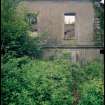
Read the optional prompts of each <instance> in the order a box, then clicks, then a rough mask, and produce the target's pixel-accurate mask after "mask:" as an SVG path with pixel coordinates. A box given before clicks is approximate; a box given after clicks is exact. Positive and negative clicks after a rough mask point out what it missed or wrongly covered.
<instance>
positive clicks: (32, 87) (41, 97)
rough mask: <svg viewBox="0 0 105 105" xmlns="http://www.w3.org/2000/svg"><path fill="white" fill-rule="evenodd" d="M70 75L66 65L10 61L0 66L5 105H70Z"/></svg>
mask: <svg viewBox="0 0 105 105" xmlns="http://www.w3.org/2000/svg"><path fill="white" fill-rule="evenodd" d="M70 77H71V73H70V70H69V69H68V64H66V62H65V61H63V62H59V61H53V62H52V61H50V62H47V61H40V60H31V59H30V58H28V57H22V58H13V59H10V60H9V61H8V62H7V63H5V64H2V103H3V104H4V105H61V104H62V105H70V104H72V101H73V97H72V93H71V91H70V88H71V86H72V80H71V78H70Z"/></svg>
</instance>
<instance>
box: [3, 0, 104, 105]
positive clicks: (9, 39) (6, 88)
mask: <svg viewBox="0 0 105 105" xmlns="http://www.w3.org/2000/svg"><path fill="white" fill-rule="evenodd" d="M18 3H19V1H18V0H1V13H2V14H1V20H2V21H1V51H2V59H1V61H2V62H1V96H2V97H1V104H2V105H72V104H73V102H74V101H75V100H76V97H75V96H74V93H73V92H74V91H75V90H76V91H78V93H79V96H78V98H79V100H78V103H77V104H76V105H103V94H104V93H103V74H104V73H103V63H102V62H101V61H99V60H95V61H92V62H89V63H87V64H85V65H84V66H82V67H81V65H80V64H79V63H76V64H74V63H72V62H70V61H68V60H66V59H65V58H68V54H67V53H64V57H63V58H60V57H61V56H58V57H55V58H57V59H53V60H49V61H45V60H42V59H39V58H41V52H42V49H41V46H40V44H39V43H40V38H39V37H37V38H33V37H30V36H29V35H28V31H29V30H30V25H29V24H28V23H27V21H26V19H25V17H24V16H25V15H22V16H21V17H20V16H19V14H17V12H16V7H17V5H18ZM36 58H38V59H36Z"/></svg>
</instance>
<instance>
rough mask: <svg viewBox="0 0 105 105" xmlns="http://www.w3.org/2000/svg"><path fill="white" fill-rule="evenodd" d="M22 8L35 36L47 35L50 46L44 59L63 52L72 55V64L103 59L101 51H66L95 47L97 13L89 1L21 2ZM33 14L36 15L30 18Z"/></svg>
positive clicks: (44, 0) (29, 0)
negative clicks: (73, 48) (73, 62)
mask: <svg viewBox="0 0 105 105" xmlns="http://www.w3.org/2000/svg"><path fill="white" fill-rule="evenodd" d="M20 6H24V7H25V8H26V9H27V16H28V18H30V19H29V21H30V24H31V25H32V30H31V31H32V33H33V34H32V35H33V36H36V35H37V34H38V33H39V34H38V35H40V33H46V35H45V36H43V38H42V40H44V41H45V43H46V45H45V46H46V47H48V49H45V50H44V58H49V57H51V56H55V55H56V54H60V53H61V52H62V51H64V52H68V53H70V54H71V59H72V60H73V61H78V59H79V60H80V61H82V59H83V60H84V59H88V60H92V59H95V58H97V57H98V58H100V53H99V51H100V49H88V50H87V49H77V50H72V49H68V50H65V48H64V46H65V47H67V46H69V47H72V46H75V47H76V46H77V47H78V46H81V47H82V46H84V45H85V46H94V22H95V18H94V16H95V13H94V8H93V4H92V3H91V2H90V1H89V0H43V1H41V0H39V1H37V0H36V1H32V0H26V1H24V2H21V3H20ZM32 13H35V14H37V16H36V17H31V14H32ZM51 46H53V47H57V46H60V47H61V48H62V50H59V49H58V50H56V48H55V49H54V48H53V49H51V48H50V47H51ZM62 46H63V47H62ZM54 54H55V55H54Z"/></svg>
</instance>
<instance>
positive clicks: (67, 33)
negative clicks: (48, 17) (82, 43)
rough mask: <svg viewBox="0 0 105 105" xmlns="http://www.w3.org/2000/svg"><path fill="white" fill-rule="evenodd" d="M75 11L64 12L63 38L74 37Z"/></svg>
mask: <svg viewBox="0 0 105 105" xmlns="http://www.w3.org/2000/svg"><path fill="white" fill-rule="evenodd" d="M75 21H76V20H75V13H65V14H64V40H70V39H73V38H74V37H75Z"/></svg>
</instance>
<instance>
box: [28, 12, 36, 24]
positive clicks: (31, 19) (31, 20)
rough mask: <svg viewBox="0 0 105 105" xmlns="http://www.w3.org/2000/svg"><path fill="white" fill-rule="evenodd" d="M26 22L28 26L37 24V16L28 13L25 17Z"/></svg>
mask: <svg viewBox="0 0 105 105" xmlns="http://www.w3.org/2000/svg"><path fill="white" fill-rule="evenodd" d="M26 21H27V22H28V23H29V24H30V25H35V24H37V16H36V15H34V14H33V13H28V14H27V16H26Z"/></svg>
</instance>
